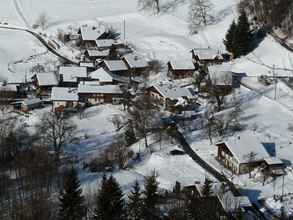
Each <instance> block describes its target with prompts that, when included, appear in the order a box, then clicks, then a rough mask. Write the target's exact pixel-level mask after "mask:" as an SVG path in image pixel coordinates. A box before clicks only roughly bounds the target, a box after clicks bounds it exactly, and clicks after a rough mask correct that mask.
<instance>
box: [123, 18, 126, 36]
mask: <svg viewBox="0 0 293 220" xmlns="http://www.w3.org/2000/svg"><path fill="white" fill-rule="evenodd" d="M123 38H124V41H125V40H126V21H125V18H123Z"/></svg>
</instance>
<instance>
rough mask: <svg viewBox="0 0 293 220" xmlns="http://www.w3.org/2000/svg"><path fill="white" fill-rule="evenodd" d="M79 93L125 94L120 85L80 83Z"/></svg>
mask: <svg viewBox="0 0 293 220" xmlns="http://www.w3.org/2000/svg"><path fill="white" fill-rule="evenodd" d="M78 93H83V94H85V93H89V94H123V92H122V90H121V88H120V87H119V86H118V85H103V86H101V85H93V84H83V83H79V85H78Z"/></svg>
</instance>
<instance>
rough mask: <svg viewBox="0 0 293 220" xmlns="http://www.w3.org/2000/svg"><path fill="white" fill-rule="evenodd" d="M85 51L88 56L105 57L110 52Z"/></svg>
mask: <svg viewBox="0 0 293 220" xmlns="http://www.w3.org/2000/svg"><path fill="white" fill-rule="evenodd" d="M86 52H87V53H88V55H89V56H90V57H107V56H109V54H110V50H95V49H87V50H86Z"/></svg>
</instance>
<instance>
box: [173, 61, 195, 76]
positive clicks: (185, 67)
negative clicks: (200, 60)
mask: <svg viewBox="0 0 293 220" xmlns="http://www.w3.org/2000/svg"><path fill="white" fill-rule="evenodd" d="M167 65H168V75H169V76H170V77H171V78H173V79H183V78H188V77H192V76H193V75H194V73H195V71H196V67H195V65H194V63H193V62H192V60H173V61H169V62H168V63H167Z"/></svg>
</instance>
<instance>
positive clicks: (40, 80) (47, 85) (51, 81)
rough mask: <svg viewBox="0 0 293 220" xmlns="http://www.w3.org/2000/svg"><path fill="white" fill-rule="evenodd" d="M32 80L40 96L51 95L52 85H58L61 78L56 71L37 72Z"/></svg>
mask: <svg viewBox="0 0 293 220" xmlns="http://www.w3.org/2000/svg"><path fill="white" fill-rule="evenodd" d="M32 80H33V85H34V86H35V88H36V90H37V93H38V95H40V96H48V95H50V93H51V90H52V87H54V86H58V84H59V80H58V79H57V76H56V74H55V73H54V72H49V73H37V74H35V75H34V76H33V77H32Z"/></svg>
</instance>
